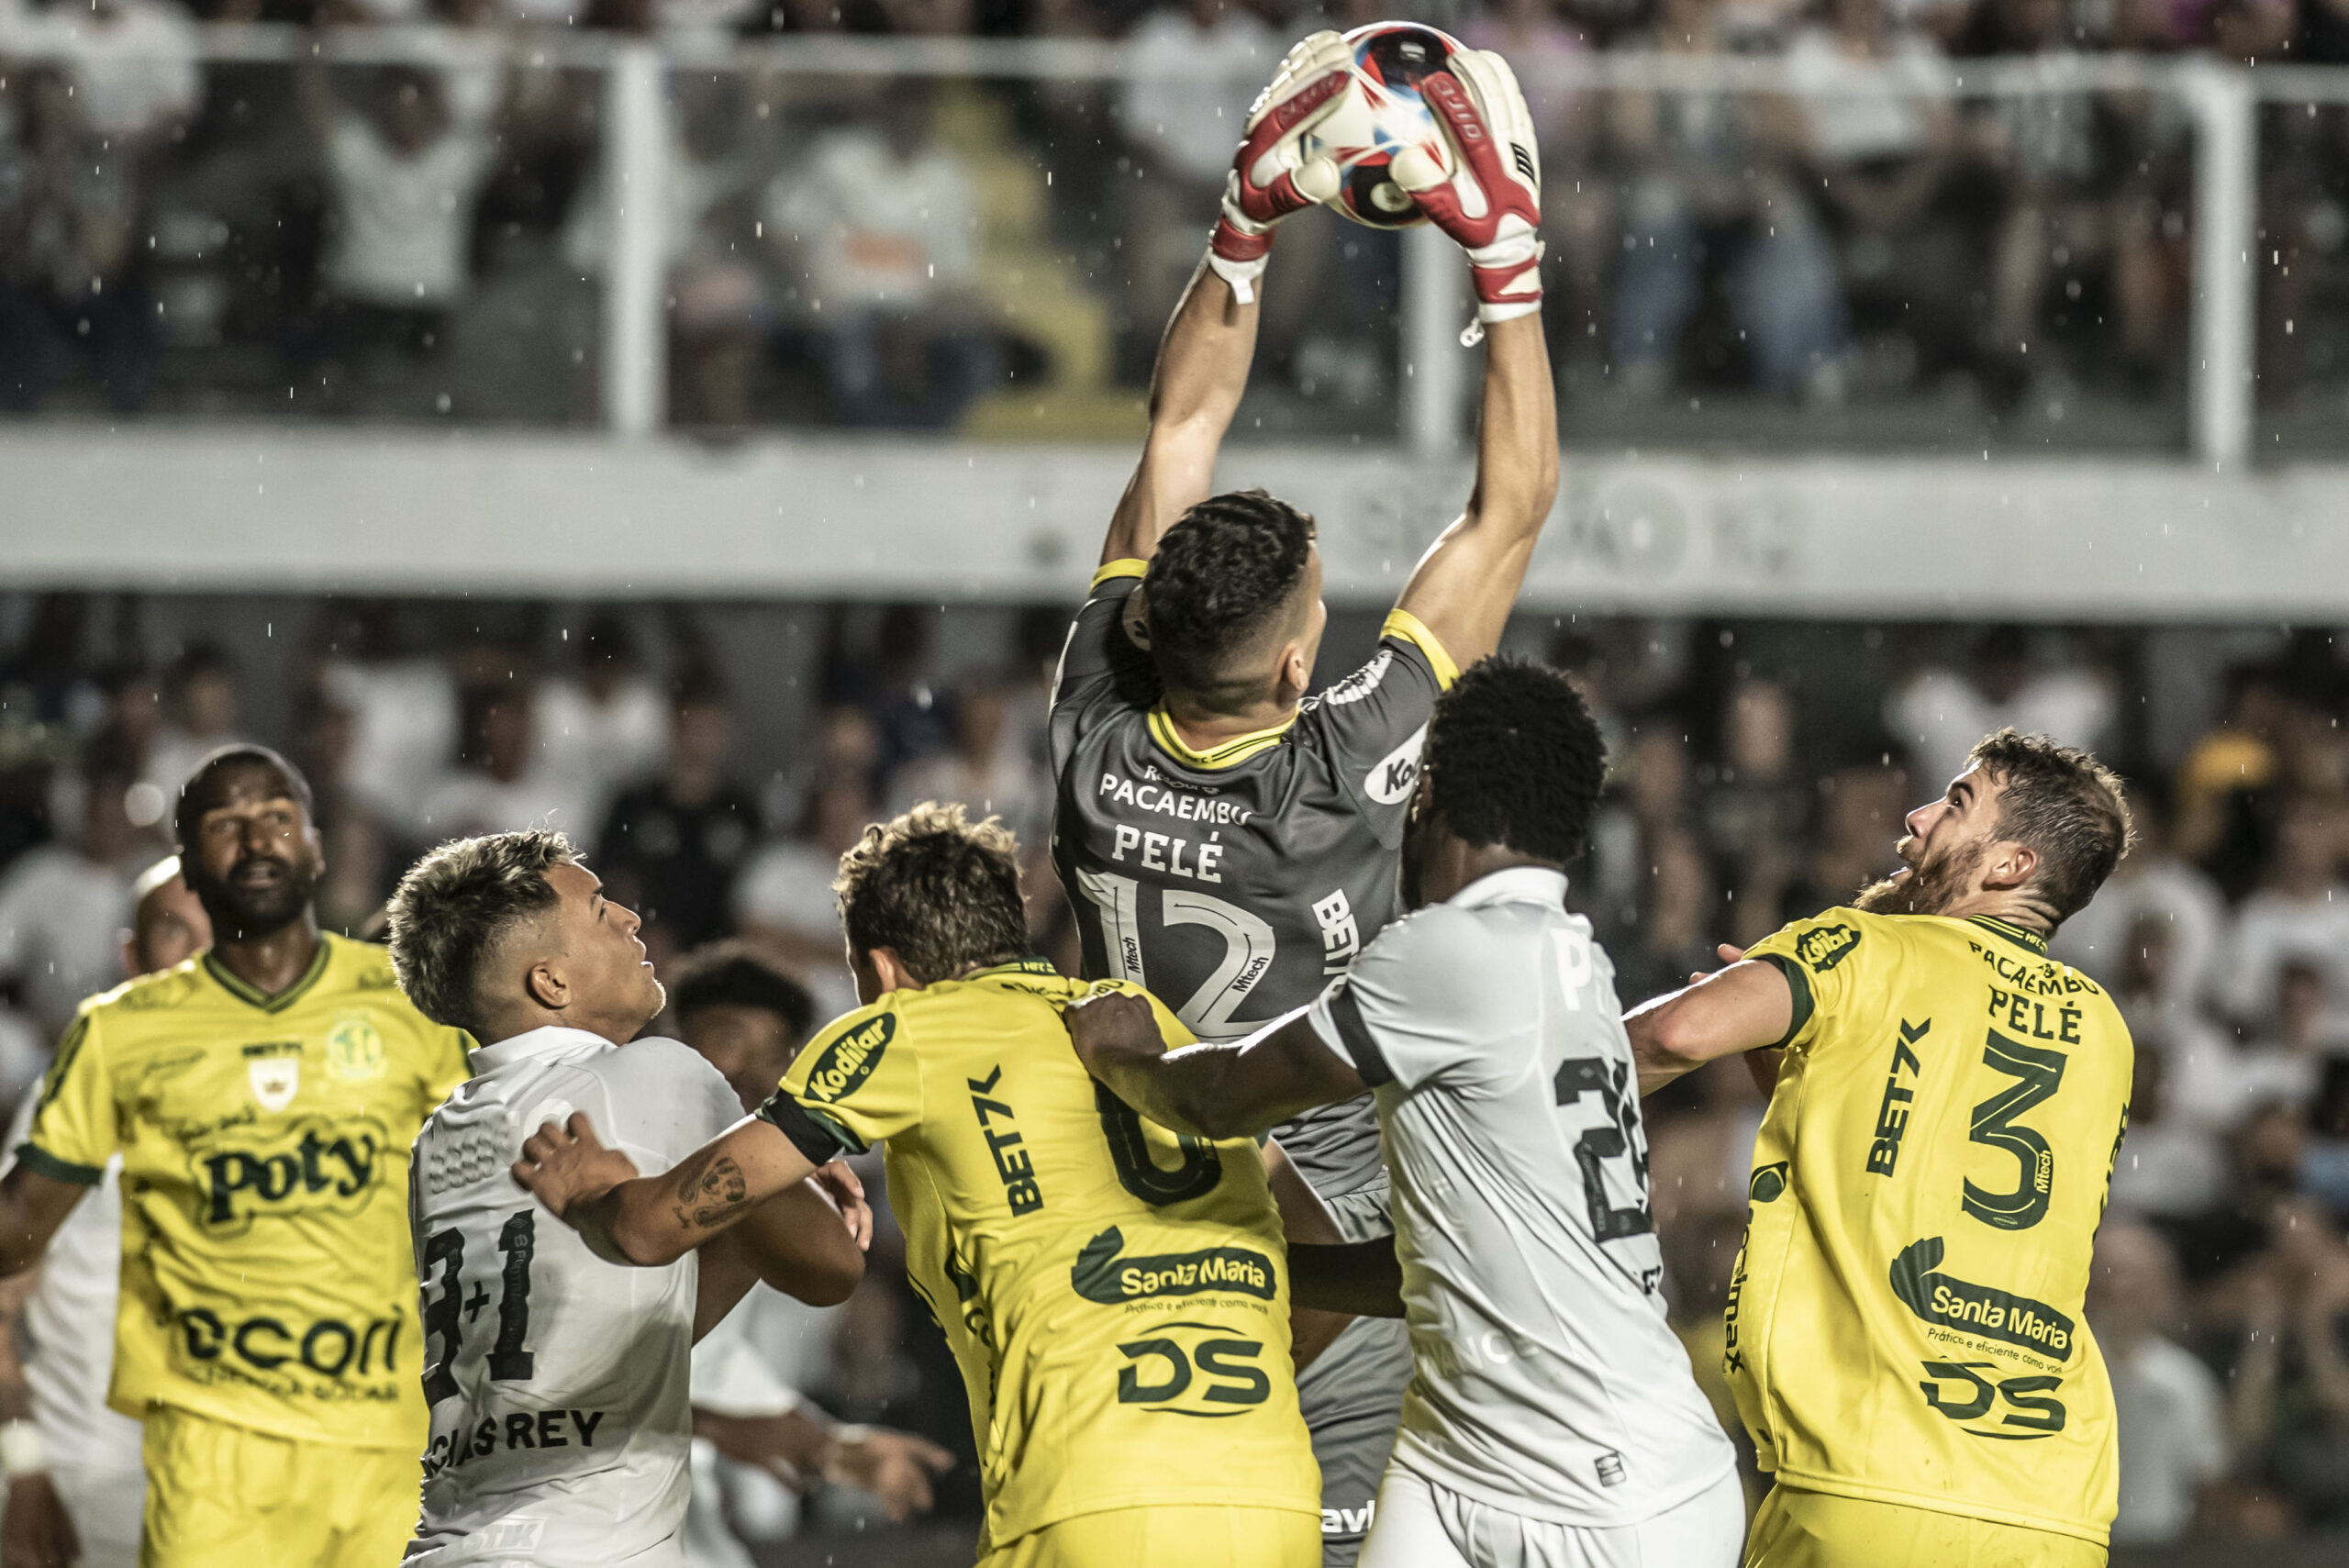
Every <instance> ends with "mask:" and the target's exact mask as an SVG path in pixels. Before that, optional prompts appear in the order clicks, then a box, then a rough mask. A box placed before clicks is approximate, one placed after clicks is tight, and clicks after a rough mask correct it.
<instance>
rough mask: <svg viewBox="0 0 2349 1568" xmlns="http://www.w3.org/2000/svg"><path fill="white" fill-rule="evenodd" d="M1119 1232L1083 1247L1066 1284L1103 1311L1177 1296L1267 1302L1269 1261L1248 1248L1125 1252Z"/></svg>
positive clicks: (1271, 1278)
mask: <svg viewBox="0 0 2349 1568" xmlns="http://www.w3.org/2000/svg"><path fill="white" fill-rule="evenodd" d="M1125 1245H1126V1238H1125V1234H1124V1232H1122V1231H1120V1230H1119V1229H1118V1228H1117V1227H1116V1226H1114V1225H1112V1226H1111V1227H1109V1229H1107V1230H1104V1231H1103V1232H1101V1234H1099V1235H1098V1236H1096V1237H1095V1238H1094V1239H1093V1240H1090V1241H1087V1242H1086V1243H1085V1250H1084V1251H1081V1252H1079V1253H1077V1255H1076V1263H1075V1265H1074V1267H1073V1268H1071V1269H1070V1270H1069V1284H1070V1285H1071V1286H1072V1287H1073V1288H1074V1290H1075V1291H1076V1294H1077V1295H1079V1296H1083V1297H1085V1300H1087V1301H1097V1302H1099V1303H1101V1304H1102V1305H1103V1306H1105V1307H1117V1306H1121V1305H1123V1304H1124V1303H1126V1302H1129V1301H1150V1300H1157V1299H1163V1298H1164V1297H1168V1296H1218V1295H1225V1294H1237V1295H1241V1296H1254V1297H1255V1298H1256V1299H1257V1300H1259V1301H1270V1300H1272V1299H1273V1293H1274V1274H1273V1261H1272V1259H1271V1258H1269V1257H1267V1256H1265V1255H1264V1253H1262V1252H1259V1251H1254V1250H1253V1249H1252V1248H1248V1247H1207V1248H1202V1249H1201V1250H1200V1251H1196V1252H1157V1253H1134V1254H1131V1255H1128V1254H1127V1253H1126V1251H1125Z"/></svg>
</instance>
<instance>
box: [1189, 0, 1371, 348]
mask: <svg viewBox="0 0 2349 1568" xmlns="http://www.w3.org/2000/svg"><path fill="white" fill-rule="evenodd" d="M1352 64H1353V50H1349V49H1348V48H1347V47H1346V41H1345V39H1341V38H1340V37H1339V36H1338V35H1337V34H1336V33H1333V32H1330V31H1327V30H1324V31H1321V32H1318V33H1314V34H1312V35H1311V36H1309V37H1308V38H1306V39H1302V40H1300V41H1299V42H1298V43H1297V46H1296V47H1295V48H1293V49H1291V50H1289V51H1288V53H1287V54H1286V56H1284V57H1283V58H1282V60H1281V65H1280V69H1279V70H1278V71H1276V72H1274V73H1273V80H1272V82H1271V83H1270V84H1269V85H1268V86H1266V87H1265V89H1264V91H1263V92H1262V93H1260V94H1258V95H1256V102H1255V104H1254V105H1253V106H1252V107H1251V108H1250V109H1249V111H1248V127H1247V130H1246V132H1245V133H1244V134H1243V135H1242V136H1241V141H1240V150H1239V151H1237V152H1235V153H1233V154H1232V158H1231V172H1230V173H1229V174H1228V175H1226V176H1225V177H1224V187H1223V214H1222V216H1221V217H1219V218H1218V219H1217V220H1216V226H1215V238H1214V239H1212V240H1210V241H1209V242H1208V266H1210V267H1213V268H1214V269H1215V271H1216V275H1217V276H1219V277H1220V278H1222V279H1223V281H1224V282H1226V283H1228V284H1230V285H1231V294H1232V297H1233V298H1235V299H1237V300H1238V301H1239V302H1240V303H1241V304H1242V305H1246V304H1247V303H1249V301H1250V300H1252V299H1253V298H1254V297H1255V285H1256V280H1257V279H1258V278H1260V277H1262V276H1264V259H1265V257H1266V255H1267V254H1268V253H1269V252H1270V251H1271V250H1272V248H1273V225H1275V224H1276V223H1278V222H1279V221H1280V220H1281V219H1283V218H1285V217H1288V216H1289V214H1291V213H1294V212H1302V211H1304V210H1305V209H1306V208H1307V207H1309V206H1312V205H1313V204H1314V203H1315V202H1318V201H1323V200H1326V199H1327V198H1329V197H1330V196H1332V195H1336V194H1337V190H1338V166H1337V165H1336V164H1335V163H1332V162H1331V161H1329V160H1328V159H1326V158H1319V159H1313V160H1310V161H1308V160H1307V159H1306V157H1305V156H1304V151H1303V149H1302V147H1301V146H1300V143H1301V142H1302V140H1303V139H1304V136H1305V133H1306V132H1307V131H1308V130H1310V129H1311V128H1313V127H1314V126H1315V125H1316V124H1318V123H1319V122H1320V121H1321V120H1322V119H1324V118H1326V117H1328V116H1329V114H1330V111H1331V110H1332V109H1334V108H1336V107H1337V105H1338V97H1339V95H1340V94H1341V93H1343V92H1344V91H1345V90H1346V83H1347V82H1348V81H1349V80H1350V79H1351V78H1350V77H1349V76H1348V74H1347V72H1348V68H1349V67H1350V66H1351V65H1352Z"/></svg>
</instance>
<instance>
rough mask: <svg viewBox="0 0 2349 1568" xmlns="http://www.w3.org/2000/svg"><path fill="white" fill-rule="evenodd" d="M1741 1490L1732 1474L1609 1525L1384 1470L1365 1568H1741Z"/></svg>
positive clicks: (1393, 1468)
mask: <svg viewBox="0 0 2349 1568" xmlns="http://www.w3.org/2000/svg"><path fill="white" fill-rule="evenodd" d="M1744 1547H1745V1492H1744V1489H1743V1488H1742V1486H1740V1485H1738V1480H1737V1473H1736V1472H1735V1471H1731V1472H1729V1473H1726V1474H1724V1475H1723V1476H1722V1477H1721V1478H1720V1480H1719V1481H1717V1482H1715V1483H1714V1484H1713V1485H1710V1486H1709V1487H1707V1488H1706V1489H1705V1490H1704V1491H1702V1492H1699V1493H1698V1494H1697V1495H1696V1496H1694V1497H1691V1498H1689V1499H1688V1501H1687V1502H1685V1503H1683V1504H1681V1505H1680V1506H1679V1507H1676V1508H1672V1509H1669V1510H1667V1511H1665V1512H1664V1513H1661V1514H1658V1515H1656V1516H1655V1518H1652V1519H1643V1520H1642V1521H1641V1522H1640V1523H1638V1524H1635V1525H1623V1526H1620V1527H1619V1528H1616V1529H1579V1528H1577V1527H1575V1526H1574V1525H1562V1524H1553V1523H1551V1522H1550V1521H1549V1520H1547V1519H1533V1518H1526V1517H1525V1516H1524V1515H1522V1514H1513V1513H1510V1512H1508V1510H1507V1509H1504V1508H1497V1507H1493V1506H1492V1505H1491V1504H1488V1503H1480V1502H1477V1501H1476V1500H1475V1499H1474V1498H1471V1497H1465V1496H1462V1495H1461V1494H1459V1493H1457V1492H1453V1491H1448V1490H1446V1489H1445V1488H1443V1487H1442V1486H1438V1485H1434V1484H1433V1483H1431V1482H1429V1481H1427V1480H1425V1479H1423V1478H1421V1477H1420V1476H1418V1475H1415V1474H1413V1473H1411V1472H1409V1471H1408V1470H1406V1469H1404V1468H1403V1467H1402V1466H1401V1465H1400V1464H1390V1465H1388V1466H1387V1467H1386V1480H1385V1481H1384V1482H1382V1483H1380V1485H1379V1488H1378V1515H1377V1520H1376V1522H1375V1523H1374V1524H1373V1525H1372V1526H1371V1527H1370V1540H1369V1541H1368V1543H1367V1544H1365V1545H1364V1547H1363V1552H1362V1568H1737V1562H1738V1558H1739V1557H1740V1555H1741V1554H1742V1552H1743V1551H1744Z"/></svg>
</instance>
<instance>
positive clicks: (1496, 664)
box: [1423, 654, 1607, 865]
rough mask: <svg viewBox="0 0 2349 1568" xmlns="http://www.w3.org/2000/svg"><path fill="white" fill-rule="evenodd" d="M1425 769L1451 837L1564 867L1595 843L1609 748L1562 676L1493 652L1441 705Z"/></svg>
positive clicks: (1432, 724)
mask: <svg viewBox="0 0 2349 1568" xmlns="http://www.w3.org/2000/svg"><path fill="white" fill-rule="evenodd" d="M1423 765H1424V766H1425V767H1426V769H1427V772H1428V775H1429V784H1428V788H1429V790H1430V792H1431V796H1430V798H1431V804H1432V805H1433V806H1434V807H1435V809H1436V810H1437V811H1438V812H1440V813H1442V817H1443V820H1444V824H1445V826H1447V827H1449V828H1451V829H1452V830H1453V832H1454V833H1457V834H1458V835H1460V837H1462V838H1463V839H1465V840H1467V841H1468V842H1470V843H1471V844H1498V845H1501V846H1503V847H1505V848H1508V849H1511V850H1515V851H1517V852H1518V853H1520V854H1521V855H1531V856H1532V857H1533V858H1534V859H1536V860H1542V861H1553V862H1557V863H1559V864H1562V865H1563V864H1564V862H1567V861H1570V860H1572V859H1574V858H1575V856H1576V855H1578V854H1580V853H1581V852H1582V850H1583V846H1584V845H1585V843H1586V841H1587V840H1588V839H1589V837H1590V822H1591V817H1593V816H1594V815H1595V814H1596V813H1597V812H1598V794H1599V790H1600V788H1601V787H1602V786H1603V785H1604V784H1605V783H1606V779H1607V744H1606V742H1605V741H1604V740H1600V739H1599V734H1598V724H1597V723H1596V722H1594V721H1593V720H1592V718H1591V717H1590V709H1589V708H1588V707H1587V706H1584V703H1583V700H1582V695H1581V694H1580V693H1578V692H1576V691H1575V688H1574V686H1573V684H1571V683H1570V682H1568V681H1567V679H1566V677H1565V676H1564V675H1563V674H1561V673H1559V672H1557V671H1555V670H1553V669H1550V668H1548V667H1547V666H1545V665H1541V664H1535V663H1531V662H1528V661H1525V660H1522V659H1513V658H1508V657H1506V656H1503V655H1498V654H1496V655H1495V656H1493V657H1492V658H1489V659H1484V660H1480V661H1478V662H1476V663H1475V664H1474V665H1472V666H1471V667H1470V668H1469V669H1468V670H1467V672H1466V673H1464V674H1463V675H1462V676H1461V677H1460V679H1459V680H1458V681H1457V682H1456V683H1454V684H1453V688H1452V689H1451V690H1450V691H1448V692H1446V693H1444V694H1443V695H1442V696H1440V697H1438V698H1437V699H1436V704H1435V714H1434V717H1431V718H1430V719H1429V720H1428V740H1427V750H1426V752H1425V755H1424V762H1423Z"/></svg>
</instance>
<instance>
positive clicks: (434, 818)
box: [422, 671, 603, 851]
mask: <svg viewBox="0 0 2349 1568" xmlns="http://www.w3.org/2000/svg"><path fill="white" fill-rule="evenodd" d="M535 695H536V692H535V690H534V687H533V684H532V681H531V679H530V677H529V673H528V672H527V671H526V672H523V673H520V674H518V675H516V676H515V677H514V678H513V679H510V680H506V681H493V682H484V683H481V684H474V685H473V686H471V687H469V688H467V689H466V690H465V692H464V696H463V707H464V727H463V734H464V741H463V743H462V748H461V749H460V751H459V752H458V756H457V765H456V766H455V767H454V768H452V769H451V771H450V772H449V773H446V774H444V775H443V776H442V778H441V779H440V782H439V783H438V784H434V785H432V786H431V787H429V789H428V790H427V791H426V792H425V795H424V809H423V812H422V817H423V826H424V828H425V829H426V831H427V832H428V833H429V835H430V836H431V838H432V840H434V841H436V842H437V841H439V840H445V839H460V838H463V837H465V836H466V835H468V834H472V833H505V832H512V831H516V830H518V829H520V828H560V829H561V830H562V832H564V833H566V834H568V835H570V837H571V840H572V842H573V843H574V844H577V845H578V846H579V847H580V849H581V850H583V851H593V850H594V849H595V847H596V840H595V833H596V828H600V827H602V826H603V824H602V822H601V821H600V820H597V819H596V817H593V816H592V814H591V811H590V801H591V799H592V797H591V796H590V795H589V794H588V792H587V787H586V786H585V785H584V784H582V783H581V781H579V780H578V779H575V778H573V777H572V776H570V775H569V774H567V773H562V772H561V771H559V770H557V769H554V768H551V767H549V766H548V765H547V764H546V762H545V758H544V756H543V755H542V754H541V753H540V751H539V747H538V743H537V731H536V728H535V727H534V726H533V724H532V722H531V716H532V711H533V706H532V703H533V698H534V697H535Z"/></svg>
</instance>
